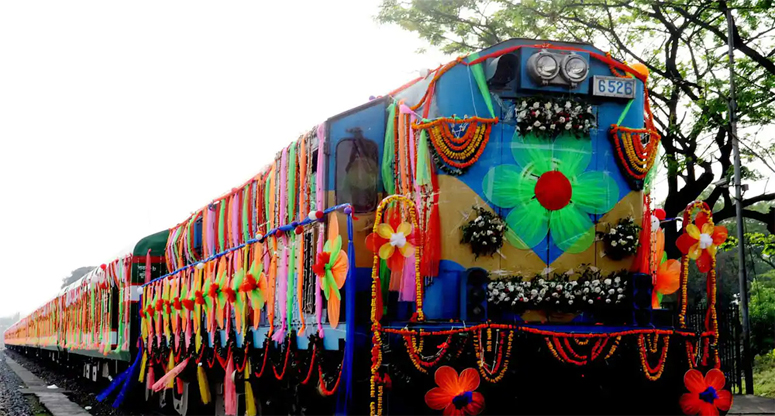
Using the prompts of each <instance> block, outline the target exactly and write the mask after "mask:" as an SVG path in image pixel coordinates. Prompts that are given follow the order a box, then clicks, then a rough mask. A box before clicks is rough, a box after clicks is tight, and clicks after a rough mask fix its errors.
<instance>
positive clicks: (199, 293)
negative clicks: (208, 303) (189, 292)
mask: <svg viewBox="0 0 775 416" xmlns="http://www.w3.org/2000/svg"><path fill="white" fill-rule="evenodd" d="M194 300H195V301H196V304H197V305H204V303H205V298H204V294H203V293H202V291H201V290H197V291H196V292H194Z"/></svg>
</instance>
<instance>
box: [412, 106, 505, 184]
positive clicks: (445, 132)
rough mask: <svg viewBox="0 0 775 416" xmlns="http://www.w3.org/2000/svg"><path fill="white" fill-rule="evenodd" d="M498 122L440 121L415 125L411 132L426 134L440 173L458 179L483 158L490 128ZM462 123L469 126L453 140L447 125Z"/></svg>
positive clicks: (488, 120)
mask: <svg viewBox="0 0 775 416" xmlns="http://www.w3.org/2000/svg"><path fill="white" fill-rule="evenodd" d="M497 122H498V119H497V118H481V117H469V118H463V119H460V118H454V117H441V118H438V119H435V120H433V121H429V122H426V123H414V124H413V125H412V128H414V129H415V130H425V131H427V132H428V136H429V138H430V142H431V145H432V150H433V153H434V156H435V157H434V160H435V161H436V165H437V166H438V167H439V168H440V169H442V170H444V171H446V172H447V173H450V174H454V175H460V174H462V173H463V172H464V171H465V169H467V168H469V167H470V166H471V165H473V164H474V163H476V161H477V160H479V158H480V157H481V156H482V153H483V152H484V149H485V147H487V143H488V142H489V140H490V132H491V130H492V126H493V124H496V123H497ZM464 123H467V124H468V128H467V129H466V132H465V134H464V135H463V136H462V137H456V136H455V134H454V133H453V132H452V131H451V130H450V128H449V125H450V124H464ZM439 159H440V160H439ZM442 162H443V163H442Z"/></svg>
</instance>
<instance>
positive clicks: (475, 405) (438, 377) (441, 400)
mask: <svg viewBox="0 0 775 416" xmlns="http://www.w3.org/2000/svg"><path fill="white" fill-rule="evenodd" d="M434 380H435V381H436V384H437V385H438V387H434V388H432V389H430V390H429V391H428V392H427V393H425V404H427V405H428V407H430V408H431V409H434V410H442V409H443V410H444V413H443V414H444V415H478V414H479V413H481V412H482V410H484V396H482V393H478V392H475V391H474V390H476V389H477V388H478V387H479V373H477V372H476V370H475V369H473V368H466V369H465V370H463V371H462V372H461V373H460V376H458V374H457V371H455V369H454V368H452V367H449V366H443V367H439V369H438V370H436V374H435V376H434Z"/></svg>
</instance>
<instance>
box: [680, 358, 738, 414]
mask: <svg viewBox="0 0 775 416" xmlns="http://www.w3.org/2000/svg"><path fill="white" fill-rule="evenodd" d="M725 383H726V378H725V377H724V373H722V372H721V371H720V370H718V369H716V368H713V369H711V370H710V371H708V373H707V374H705V377H704V378H703V377H702V373H700V372H699V371H697V370H695V369H691V370H689V371H687V372H686V374H685V375H684V384H686V388H687V389H688V390H689V393H684V394H683V396H681V399H680V402H679V403H680V405H681V410H682V411H683V412H684V413H685V414H687V415H697V414H699V415H703V416H705V415H718V414H719V410H721V411H727V410H729V408H730V407H732V393H730V392H729V391H728V390H722V389H723V388H724V384H725Z"/></svg>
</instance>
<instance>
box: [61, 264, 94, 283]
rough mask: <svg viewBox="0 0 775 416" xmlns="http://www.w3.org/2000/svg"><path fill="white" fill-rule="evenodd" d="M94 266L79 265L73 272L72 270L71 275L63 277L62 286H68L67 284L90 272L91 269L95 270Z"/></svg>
mask: <svg viewBox="0 0 775 416" xmlns="http://www.w3.org/2000/svg"><path fill="white" fill-rule="evenodd" d="M94 269H95V267H94V266H84V267H79V268H77V269H75V270H73V271H72V272H70V276H67V277H64V278H62V286H61V287H62V288H64V287H66V286H67V285H69V284H71V283H73V282H75V281H77V280H78V279H80V278H82V277H84V276H86V273H89V272H90V271H92V270H94Z"/></svg>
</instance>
